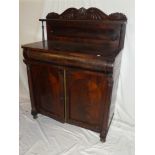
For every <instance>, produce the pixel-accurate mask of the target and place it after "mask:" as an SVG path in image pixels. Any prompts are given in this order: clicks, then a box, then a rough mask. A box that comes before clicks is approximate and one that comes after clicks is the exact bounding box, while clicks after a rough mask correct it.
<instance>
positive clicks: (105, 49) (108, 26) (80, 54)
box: [22, 8, 127, 141]
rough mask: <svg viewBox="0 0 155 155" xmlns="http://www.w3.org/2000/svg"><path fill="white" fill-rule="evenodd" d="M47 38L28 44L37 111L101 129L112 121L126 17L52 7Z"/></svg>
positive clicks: (103, 136)
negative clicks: (61, 10) (54, 11)
mask: <svg viewBox="0 0 155 155" xmlns="http://www.w3.org/2000/svg"><path fill="white" fill-rule="evenodd" d="M40 20H41V21H42V22H46V27H47V40H46V41H45V40H44V31H43V41H40V42H36V43H31V44H27V45H23V46H22V48H23V55H24V62H25V63H26V65H27V73H28V82H29V89H30V98H31V106H32V111H31V113H32V115H33V116H34V118H36V116H37V114H38V113H40V114H43V115H46V116H49V117H52V118H54V119H56V120H58V121H61V122H66V123H70V124H74V125H77V126H80V127H84V128H87V129H90V130H93V131H96V132H99V133H100V138H101V141H105V139H106V135H107V132H108V129H109V126H110V122H111V121H112V117H113V113H114V107H115V99H116V94H117V84H118V78H119V70H120V62H121V50H122V49H123V45H124V36H125V25H126V21H127V19H126V17H125V15H123V14H121V13H114V14H111V15H109V16H108V15H106V14H104V13H103V12H102V11H100V10H98V9H96V8H89V9H84V8H81V9H79V10H77V9H74V8H69V9H68V10H66V11H65V12H63V13H62V14H61V15H58V14H56V13H49V14H48V15H47V18H46V19H40Z"/></svg>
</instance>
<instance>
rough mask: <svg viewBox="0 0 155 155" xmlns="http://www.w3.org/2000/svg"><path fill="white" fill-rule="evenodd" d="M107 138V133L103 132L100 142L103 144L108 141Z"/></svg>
mask: <svg viewBox="0 0 155 155" xmlns="http://www.w3.org/2000/svg"><path fill="white" fill-rule="evenodd" d="M106 136H107V132H106V131H102V132H101V133H100V141H101V142H102V143H104V142H105V141H106Z"/></svg>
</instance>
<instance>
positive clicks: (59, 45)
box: [22, 40, 118, 61]
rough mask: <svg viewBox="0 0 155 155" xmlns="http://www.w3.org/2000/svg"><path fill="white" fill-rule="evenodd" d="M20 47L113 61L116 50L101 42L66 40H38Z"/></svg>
mask: <svg viewBox="0 0 155 155" xmlns="http://www.w3.org/2000/svg"><path fill="white" fill-rule="evenodd" d="M22 48H24V49H29V50H32V51H36V52H38V54H39V52H41V53H49V54H51V55H52V54H58V55H66V56H77V57H85V58H90V57H91V58H94V59H101V60H102V59H103V60H107V61H114V59H115V57H116V55H117V52H118V51H115V49H113V48H112V47H111V46H110V47H109V46H108V42H107V46H103V45H102V43H98V44H93V43H82V42H67V41H54V40H53V41H50V40H49V41H44V42H43V41H40V42H34V43H30V44H26V45H23V46H22Z"/></svg>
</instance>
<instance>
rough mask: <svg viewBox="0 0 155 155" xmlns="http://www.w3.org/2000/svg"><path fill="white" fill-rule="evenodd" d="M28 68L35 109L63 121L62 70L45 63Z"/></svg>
mask: <svg viewBox="0 0 155 155" xmlns="http://www.w3.org/2000/svg"><path fill="white" fill-rule="evenodd" d="M30 70H31V77H32V85H33V90H34V93H33V94H34V99H35V104H36V107H37V111H38V112H39V113H42V114H44V115H47V116H50V117H53V118H55V119H57V120H60V121H63V122H64V77H63V75H64V70H63V69H62V68H60V67H55V66H50V65H47V64H33V65H31V67H30Z"/></svg>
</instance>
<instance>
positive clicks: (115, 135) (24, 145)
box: [19, 103, 134, 155]
mask: <svg viewBox="0 0 155 155" xmlns="http://www.w3.org/2000/svg"><path fill="white" fill-rule="evenodd" d="M19 118H20V135H19V138H20V155H134V129H133V127H131V126H129V125H128V124H125V123H122V122H119V121H116V120H115V118H114V120H113V122H112V124H111V127H110V130H109V132H108V136H107V141H106V143H101V142H100V139H99V134H98V133H95V132H93V131H89V130H86V129H83V128H80V127H77V126H74V125H69V124H62V123H60V122H57V121H55V120H54V119H51V118H48V117H46V116H43V115H41V114H39V115H38V118H37V119H36V120H34V119H33V117H32V116H31V114H30V103H20V117H19Z"/></svg>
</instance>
